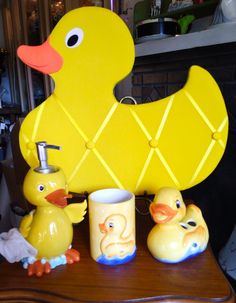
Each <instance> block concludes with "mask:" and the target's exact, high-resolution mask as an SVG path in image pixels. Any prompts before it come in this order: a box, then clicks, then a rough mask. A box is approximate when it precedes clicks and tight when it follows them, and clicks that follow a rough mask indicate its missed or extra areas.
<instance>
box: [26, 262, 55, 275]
mask: <svg viewBox="0 0 236 303" xmlns="http://www.w3.org/2000/svg"><path fill="white" fill-rule="evenodd" d="M50 271H51V266H50V264H49V263H48V262H46V263H44V264H43V263H41V260H37V261H35V262H34V263H33V264H29V266H28V276H33V275H36V276H37V277H41V276H42V275H43V273H45V274H49V273H50Z"/></svg>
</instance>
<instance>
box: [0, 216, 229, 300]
mask: <svg viewBox="0 0 236 303" xmlns="http://www.w3.org/2000/svg"><path fill="white" fill-rule="evenodd" d="M87 218H88V216H86V220H84V221H83V222H82V223H80V224H79V225H77V226H75V228H74V231H75V232H74V245H73V246H74V248H77V249H79V251H80V253H81V261H80V262H79V263H76V264H72V265H65V266H59V267H57V268H56V269H54V270H53V271H52V272H51V273H50V274H49V275H44V276H42V277H41V278H37V277H28V276H27V272H26V270H24V269H23V268H22V266H21V264H20V263H14V264H9V263H7V262H6V261H5V260H4V261H1V262H0V301H3V302H44V303H45V302H57V303H67V302H80V303H86V302H87V303H88V302H93V303H95V302H96V303H99V302H103V303H104V302H106V303H108V302H113V303H114V302H130V303H131V302H133V303H134V302H136V303H137V302H149V303H150V302H152V303H153V302H165V303H167V302H175V303H178V302H181V303H183V302H184V303H189V302H194V303H198V302H204V303H206V302H227V303H233V302H234V293H233V291H232V289H231V287H230V285H229V283H228V281H227V280H226V278H225V277H224V275H223V273H222V272H221V270H220V268H219V266H218V264H217V262H216V260H215V259H214V257H213V254H212V252H211V249H210V248H208V249H207V250H206V251H205V252H203V253H202V254H200V255H198V256H196V257H194V258H192V259H189V260H186V261H185V262H182V263H178V264H174V265H173V264H164V263H160V262H158V261H156V260H155V259H154V258H153V257H152V256H151V255H150V253H149V251H148V250H147V247H146V238H147V234H148V232H149V230H150V229H151V227H152V226H153V222H152V220H151V218H150V216H149V215H147V216H144V215H141V214H140V213H138V212H137V224H136V225H137V237H136V238H137V248H138V249H137V256H136V257H135V259H133V260H132V261H131V262H129V263H127V264H123V265H117V266H107V265H101V264H98V263H96V262H95V261H93V260H92V259H91V257H90V254H89V237H88V221H87V220H88V219H87Z"/></svg>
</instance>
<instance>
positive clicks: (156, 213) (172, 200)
mask: <svg viewBox="0 0 236 303" xmlns="http://www.w3.org/2000/svg"><path fill="white" fill-rule="evenodd" d="M150 213H151V215H152V217H153V220H154V221H155V222H156V223H157V224H156V225H155V226H154V227H153V228H152V230H151V231H150V233H149V235H148V238H147V246H148V249H149V251H150V252H151V254H152V255H153V257H154V258H156V259H157V260H159V261H162V262H167V263H177V262H180V261H183V260H185V259H187V258H189V257H192V256H195V255H197V254H199V253H201V252H203V251H204V250H205V248H206V246H207V243H208V239H209V233H208V228H207V225H206V223H205V221H204V219H203V217H202V213H201V210H200V209H199V208H198V207H197V206H196V205H194V204H190V205H189V206H188V207H187V208H186V206H185V204H184V202H183V199H182V195H181V193H180V192H179V191H178V190H176V189H173V188H162V189H160V191H159V192H158V194H157V195H156V196H155V199H154V201H153V202H152V203H151V205H150Z"/></svg>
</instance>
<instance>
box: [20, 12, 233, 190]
mask: <svg viewBox="0 0 236 303" xmlns="http://www.w3.org/2000/svg"><path fill="white" fill-rule="evenodd" d="M18 55H19V57H20V58H21V59H22V60H23V61H24V62H25V63H26V64H28V65H29V66H31V67H32V68H35V69H37V70H39V71H42V72H44V73H47V74H50V75H51V76H52V78H53V79H54V81H55V90H54V92H53V94H52V95H51V96H50V97H49V98H47V100H46V101H45V102H43V103H42V104H41V105H40V106H38V107H37V108H36V109H34V110H33V111H32V112H30V113H29V114H28V115H27V117H26V118H25V120H24V122H23V124H22V127H21V130H20V148H21V151H22V154H23V156H24V158H25V159H26V161H27V162H28V164H29V165H30V166H31V167H34V166H35V165H36V163H37V154H36V149H34V148H32V146H34V145H32V143H34V142H37V141H40V140H42V138H43V139H44V140H46V141H48V142H55V144H57V145H59V146H61V147H62V151H61V152H60V153H52V152H51V151H49V155H50V159H51V163H52V164H54V165H58V166H60V167H61V168H62V169H63V171H64V172H65V175H66V178H67V181H68V186H69V190H70V191H72V192H84V191H88V192H92V191H94V190H96V189H100V188H108V187H116V188H123V189H128V190H129V191H131V192H134V193H135V194H143V192H144V191H147V192H148V193H156V192H157V190H158V189H159V188H160V187H163V186H170V187H175V188H177V189H179V190H183V189H186V188H189V187H192V186H194V185H196V184H198V183H199V182H201V181H202V180H204V179H205V178H206V177H207V176H208V175H209V174H210V173H211V172H212V171H213V170H214V168H215V167H216V166H217V164H218V162H219V161H220V159H221V157H222V155H223V153H224V150H225V146H226V141H227V136H228V118H227V112H226V108H225V104H224V100H223V98H222V95H221V92H220V90H219V88H218V85H217V84H216V82H215V81H214V79H213V78H212V77H211V75H210V74H209V73H208V72H207V71H206V70H204V69H202V68H200V67H198V66H193V67H192V68H191V69H190V72H189V77H188V80H187V83H186V85H185V86H184V87H183V88H182V89H181V90H179V91H178V92H177V93H175V94H173V95H171V96H169V97H167V98H165V99H163V100H160V101H157V102H151V103H146V104H139V105H127V104H120V103H119V102H117V100H116V99H115V97H114V87H115V85H116V84H117V83H118V82H119V81H121V80H122V79H123V78H125V77H126V76H127V75H128V74H129V73H130V71H131V70H132V67H133V63H134V56H135V52H134V43H133V39H132V37H131V35H130V32H129V30H128V28H127V27H126V25H125V23H124V22H123V21H122V20H121V19H120V18H119V16H118V15H117V14H115V13H113V12H111V11H110V10H107V9H104V8H99V7H83V8H79V9H76V10H73V11H70V12H69V13H67V14H66V15H65V16H64V17H62V19H61V20H60V21H59V23H58V24H57V25H56V27H55V28H54V29H53V31H52V33H51V35H50V36H49V38H48V40H47V41H46V42H45V43H44V44H43V45H42V46H41V47H40V46H39V47H27V46H21V47H20V48H19V49H18ZM94 172H96V173H94Z"/></svg>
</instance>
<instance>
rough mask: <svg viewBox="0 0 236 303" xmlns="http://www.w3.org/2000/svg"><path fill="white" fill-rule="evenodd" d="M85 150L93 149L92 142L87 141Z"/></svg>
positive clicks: (93, 144)
mask: <svg viewBox="0 0 236 303" xmlns="http://www.w3.org/2000/svg"><path fill="white" fill-rule="evenodd" d="M86 147H87V149H93V148H94V147H95V143H94V142H93V141H88V142H87V143H86Z"/></svg>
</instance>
